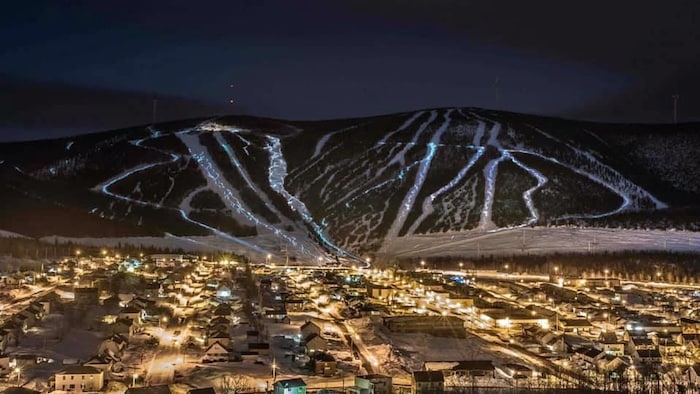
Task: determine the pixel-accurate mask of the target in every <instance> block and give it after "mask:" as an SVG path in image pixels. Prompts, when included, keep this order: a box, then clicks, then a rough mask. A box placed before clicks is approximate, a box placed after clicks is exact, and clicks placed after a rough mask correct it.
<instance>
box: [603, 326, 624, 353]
mask: <svg viewBox="0 0 700 394" xmlns="http://www.w3.org/2000/svg"><path fill="white" fill-rule="evenodd" d="M597 347H598V348H599V349H600V350H602V351H603V353H605V354H609V355H613V356H624V355H625V343H624V342H622V341H620V340H618V339H617V335H616V334H615V333H614V332H612V331H604V332H602V333H600V336H599V337H598V343H597Z"/></svg>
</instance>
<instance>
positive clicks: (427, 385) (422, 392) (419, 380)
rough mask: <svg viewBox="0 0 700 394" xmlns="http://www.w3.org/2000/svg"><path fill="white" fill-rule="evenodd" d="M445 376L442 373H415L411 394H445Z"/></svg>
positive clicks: (412, 379)
mask: <svg viewBox="0 0 700 394" xmlns="http://www.w3.org/2000/svg"><path fill="white" fill-rule="evenodd" d="M444 392H445V376H444V375H443V374H442V372H440V371H413V374H412V375H411V394H443V393H444Z"/></svg>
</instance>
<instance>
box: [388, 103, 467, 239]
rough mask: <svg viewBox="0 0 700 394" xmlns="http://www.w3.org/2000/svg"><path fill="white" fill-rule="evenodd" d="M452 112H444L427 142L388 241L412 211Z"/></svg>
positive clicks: (399, 229)
mask: <svg viewBox="0 0 700 394" xmlns="http://www.w3.org/2000/svg"><path fill="white" fill-rule="evenodd" d="M452 111H454V110H452V109H450V110H447V111H446V112H445V114H444V115H443V119H444V121H443V123H442V125H440V127H439V128H438V129H437V131H435V133H434V134H433V136H432V138H431V139H430V142H428V146H427V150H426V153H425V156H424V157H423V160H421V162H420V165H419V166H418V173H417V174H416V178H415V180H414V182H413V185H411V188H410V189H409V190H408V193H406V196H404V199H403V201H402V202H401V205H400V206H399V212H398V213H397V215H396V219H394V222H393V223H392V224H391V227H390V228H389V231H388V232H387V239H388V240H392V239H394V238H396V237H397V236H398V235H399V232H400V231H401V228H402V227H403V225H404V223H405V222H406V218H407V217H408V214H409V213H410V212H411V210H412V209H413V204H415V202H416V198H417V197H418V193H419V192H420V190H421V188H422V187H423V183H424V182H425V177H426V176H427V175H428V170H429V169H430V164H431V163H432V161H433V158H434V157H435V152H436V151H437V146H438V144H439V143H440V139H441V138H442V134H443V133H445V131H447V128H448V127H449V125H450V120H451V118H450V115H451V114H452ZM433 113H435V112H433ZM433 118H434V117H432V116H431V119H433ZM424 125H425V124H424ZM423 128H424V127H422V128H421V132H422V129H423ZM418 135H419V134H418V133H416V135H415V136H414V141H413V142H415V141H416V140H417V139H418Z"/></svg>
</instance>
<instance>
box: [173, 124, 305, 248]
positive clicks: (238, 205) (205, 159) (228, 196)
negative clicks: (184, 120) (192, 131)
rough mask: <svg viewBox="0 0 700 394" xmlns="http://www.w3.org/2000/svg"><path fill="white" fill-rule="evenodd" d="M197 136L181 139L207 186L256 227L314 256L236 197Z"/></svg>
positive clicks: (183, 136) (182, 137)
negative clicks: (259, 217) (256, 214)
mask: <svg viewBox="0 0 700 394" xmlns="http://www.w3.org/2000/svg"><path fill="white" fill-rule="evenodd" d="M197 138H198V137H197V136H196V135H185V134H183V135H180V139H181V140H182V142H183V143H184V144H185V146H187V149H188V150H189V152H190V154H191V155H192V157H193V158H194V159H195V160H196V161H197V163H198V164H199V168H200V171H202V173H203V175H204V178H205V179H206V180H207V184H208V186H209V189H210V190H213V191H215V192H216V193H217V194H218V195H219V196H220V197H221V198H222V199H223V200H224V202H225V203H226V204H227V205H228V206H229V207H230V208H231V209H232V210H234V211H235V212H236V213H238V214H239V215H240V216H241V217H243V218H245V219H247V220H248V221H250V222H251V223H254V224H255V225H256V226H260V227H262V228H264V229H266V230H268V231H270V232H271V233H273V234H275V236H277V237H279V238H282V239H283V240H285V241H287V242H289V243H290V244H291V245H293V246H295V247H300V248H301V250H302V252H307V253H308V254H309V255H315V254H312V253H311V251H308V250H306V247H302V246H303V245H300V243H299V242H298V240H297V239H296V238H295V237H292V236H290V235H288V234H285V233H284V232H282V231H280V230H279V229H278V228H276V227H274V226H272V225H270V224H268V223H267V222H264V221H262V220H260V219H258V218H257V217H256V216H255V215H254V214H253V213H252V212H250V211H249V210H248V209H247V208H246V207H245V205H244V204H243V203H242V202H241V200H240V199H239V198H238V197H237V196H236V195H235V193H234V192H233V190H235V189H234V188H233V187H231V185H229V184H228V182H227V181H226V179H225V178H224V176H223V175H221V172H220V170H219V168H218V167H217V166H216V164H215V163H214V161H213V160H212V159H211V157H210V156H209V152H208V151H207V149H206V148H205V147H203V146H202V145H201V144H200V143H199V141H198V140H197Z"/></svg>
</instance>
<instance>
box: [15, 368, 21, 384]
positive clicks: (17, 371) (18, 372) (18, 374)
mask: <svg viewBox="0 0 700 394" xmlns="http://www.w3.org/2000/svg"><path fill="white" fill-rule="evenodd" d="M15 373H16V374H17V387H21V386H20V384H19V380H20V376H22V370H21V369H20V368H19V367H17V368H15Z"/></svg>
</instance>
